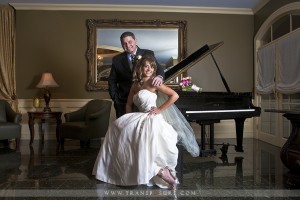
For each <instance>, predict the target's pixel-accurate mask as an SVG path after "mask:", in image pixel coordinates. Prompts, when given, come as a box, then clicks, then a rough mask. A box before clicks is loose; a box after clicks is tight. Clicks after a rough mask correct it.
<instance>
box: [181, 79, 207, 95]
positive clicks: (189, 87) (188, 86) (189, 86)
mask: <svg viewBox="0 0 300 200" xmlns="http://www.w3.org/2000/svg"><path fill="white" fill-rule="evenodd" d="M179 85H180V87H181V90H182V91H195V92H201V91H202V88H200V87H198V86H197V85H195V84H193V83H192V77H190V76H188V77H183V78H182V79H181V80H180V83H179Z"/></svg>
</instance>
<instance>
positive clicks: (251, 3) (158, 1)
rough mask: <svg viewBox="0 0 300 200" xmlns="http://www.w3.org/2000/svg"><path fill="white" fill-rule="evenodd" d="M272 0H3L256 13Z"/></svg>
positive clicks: (22, 5) (64, 6)
mask: <svg viewBox="0 0 300 200" xmlns="http://www.w3.org/2000/svg"><path fill="white" fill-rule="evenodd" d="M269 1H270V0H143V1H141V0H0V4H7V3H9V4H11V5H12V6H13V7H15V9H17V10H18V9H19V10H21V9H23V10H26V9H27V10H30V9H31V10H109V11H113V10H114V11H153V12H154V11H155V12H159V11H161V12H188V13H192V12H193V13H223V14H249V15H251V14H254V13H255V12H256V11H258V10H259V9H260V8H262V7H263V6H264V5H265V4H266V3H267V2H269Z"/></svg>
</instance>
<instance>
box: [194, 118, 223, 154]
mask: <svg viewBox="0 0 300 200" xmlns="http://www.w3.org/2000/svg"><path fill="white" fill-rule="evenodd" d="M196 122H197V124H199V125H200V126H201V155H200V156H202V157H206V156H212V155H216V153H217V151H216V150H215V149H214V145H215V134H214V123H219V122H220V120H207V121H196ZM206 125H209V128H210V130H209V133H210V138H209V149H206V148H205V145H206V144H205V140H206V139H205V135H206V131H205V126H206Z"/></svg>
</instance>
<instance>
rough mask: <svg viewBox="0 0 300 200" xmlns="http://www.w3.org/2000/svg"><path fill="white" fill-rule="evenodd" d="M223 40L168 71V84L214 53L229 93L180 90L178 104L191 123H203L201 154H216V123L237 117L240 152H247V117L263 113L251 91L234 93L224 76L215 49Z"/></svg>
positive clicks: (237, 136)
mask: <svg viewBox="0 0 300 200" xmlns="http://www.w3.org/2000/svg"><path fill="white" fill-rule="evenodd" d="M222 44H223V42H220V43H216V44H214V45H210V46H208V45H204V46H203V47H201V48H200V49H198V50H197V51H195V52H194V53H192V54H191V55H190V56H188V57H187V58H185V59H184V60H182V61H181V62H179V63H178V64H177V65H175V66H173V67H170V68H168V69H167V70H166V71H165V77H166V78H165V83H170V82H171V81H172V80H174V78H176V77H177V76H179V75H180V74H182V73H183V72H185V71H187V70H188V69H189V68H190V67H192V66H193V64H195V63H196V62H199V61H200V60H202V59H203V58H205V57H206V56H208V55H211V56H212V59H213V60H214V63H215V64H216V67H217V68H218V72H219V74H220V76H221V79H222V81H223V84H224V86H225V88H226V90H227V92H201V93H196V92H183V91H177V92H178V94H179V99H178V100H177V101H176V102H175V105H176V106H177V107H178V108H179V110H180V111H181V112H182V114H183V115H184V116H185V117H186V119H187V120H188V121H189V122H196V123H197V124H199V125H200V126H201V155H202V156H207V155H210V154H215V153H216V150H215V149H214V124H215V123H219V122H220V121H221V120H228V119H233V120H235V126H236V145H235V150H236V151H237V152H243V151H244V150H243V132H244V122H245V120H246V118H251V117H257V116H260V113H261V109H260V107H255V106H254V105H253V104H252V93H251V92H243V93H238V92H231V90H230V88H229V86H228V84H227V82H226V79H225V78H224V77H223V75H222V73H221V71H220V69H219V67H218V65H217V62H216V60H215V58H214V57H213V55H212V52H213V51H214V50H216V49H217V48H219V47H220V46H221V45H222ZM206 125H209V127H210V142H209V149H206V148H205V146H206V143H205V126H206Z"/></svg>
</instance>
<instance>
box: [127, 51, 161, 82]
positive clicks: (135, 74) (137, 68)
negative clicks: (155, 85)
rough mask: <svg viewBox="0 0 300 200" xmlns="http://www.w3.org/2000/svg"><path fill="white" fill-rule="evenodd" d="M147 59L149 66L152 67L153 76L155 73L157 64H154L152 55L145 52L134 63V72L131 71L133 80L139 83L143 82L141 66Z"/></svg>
mask: <svg viewBox="0 0 300 200" xmlns="http://www.w3.org/2000/svg"><path fill="white" fill-rule="evenodd" d="M147 61H148V62H149V63H150V66H151V67H153V68H154V72H153V76H155V75H156V70H157V66H156V62H155V58H154V56H152V55H150V54H145V55H143V57H142V58H141V59H140V60H139V61H138V62H137V63H136V66H135V69H134V72H133V78H132V81H133V82H136V83H139V84H140V85H141V84H143V83H142V78H143V77H142V76H143V67H144V66H145V64H146V62H147Z"/></svg>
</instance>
